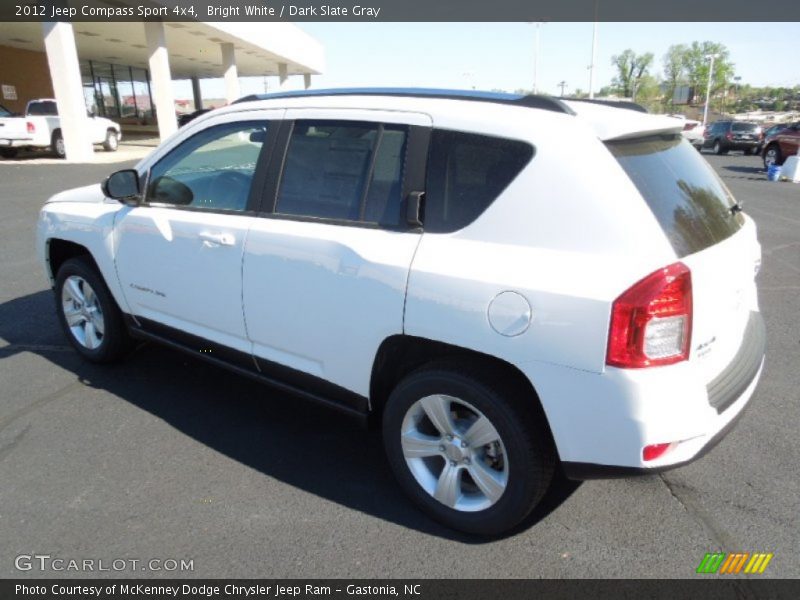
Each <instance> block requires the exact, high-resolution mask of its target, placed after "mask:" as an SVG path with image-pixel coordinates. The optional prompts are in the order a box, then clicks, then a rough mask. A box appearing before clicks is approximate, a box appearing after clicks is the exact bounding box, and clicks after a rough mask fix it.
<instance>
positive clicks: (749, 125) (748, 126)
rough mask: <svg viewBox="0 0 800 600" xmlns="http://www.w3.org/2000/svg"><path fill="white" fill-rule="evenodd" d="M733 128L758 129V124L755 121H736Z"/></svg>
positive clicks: (743, 129)
mask: <svg viewBox="0 0 800 600" xmlns="http://www.w3.org/2000/svg"><path fill="white" fill-rule="evenodd" d="M732 129H733V131H755V130H756V129H758V125H756V124H755V123H734V124H733V127H732Z"/></svg>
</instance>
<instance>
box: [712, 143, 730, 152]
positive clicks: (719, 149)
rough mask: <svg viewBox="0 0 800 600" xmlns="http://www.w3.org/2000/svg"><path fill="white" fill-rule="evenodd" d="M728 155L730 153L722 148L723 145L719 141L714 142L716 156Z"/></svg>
mask: <svg viewBox="0 0 800 600" xmlns="http://www.w3.org/2000/svg"><path fill="white" fill-rule="evenodd" d="M727 153H728V151H727V150H725V148H723V147H722V144H721V143H720V141H719V140H717V141H716V142H714V154H727Z"/></svg>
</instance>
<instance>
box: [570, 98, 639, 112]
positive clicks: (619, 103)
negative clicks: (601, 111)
mask: <svg viewBox="0 0 800 600" xmlns="http://www.w3.org/2000/svg"><path fill="white" fill-rule="evenodd" d="M564 100H569V101H570V102H587V103H589V104H599V105H601V106H611V107H612V108H624V109H627V110H635V111H636V112H642V113H649V112H650V111H649V110H647V109H646V108H645V107H644V106H642V105H641V104H637V103H636V102H632V101H631V100H603V99H602V98H564Z"/></svg>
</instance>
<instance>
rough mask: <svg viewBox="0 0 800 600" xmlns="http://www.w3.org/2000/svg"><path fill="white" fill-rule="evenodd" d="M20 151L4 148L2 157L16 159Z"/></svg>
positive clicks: (0, 152) (1, 152)
mask: <svg viewBox="0 0 800 600" xmlns="http://www.w3.org/2000/svg"><path fill="white" fill-rule="evenodd" d="M18 152H19V150H17V149H16V148H2V149H0V156H2V157H3V158H16V157H17V153H18Z"/></svg>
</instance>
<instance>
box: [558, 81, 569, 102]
mask: <svg viewBox="0 0 800 600" xmlns="http://www.w3.org/2000/svg"><path fill="white" fill-rule="evenodd" d="M558 87H560V88H561V97H562V98H563V97H564V88H565V87H567V82H566V81H560V82H559V83H558Z"/></svg>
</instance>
